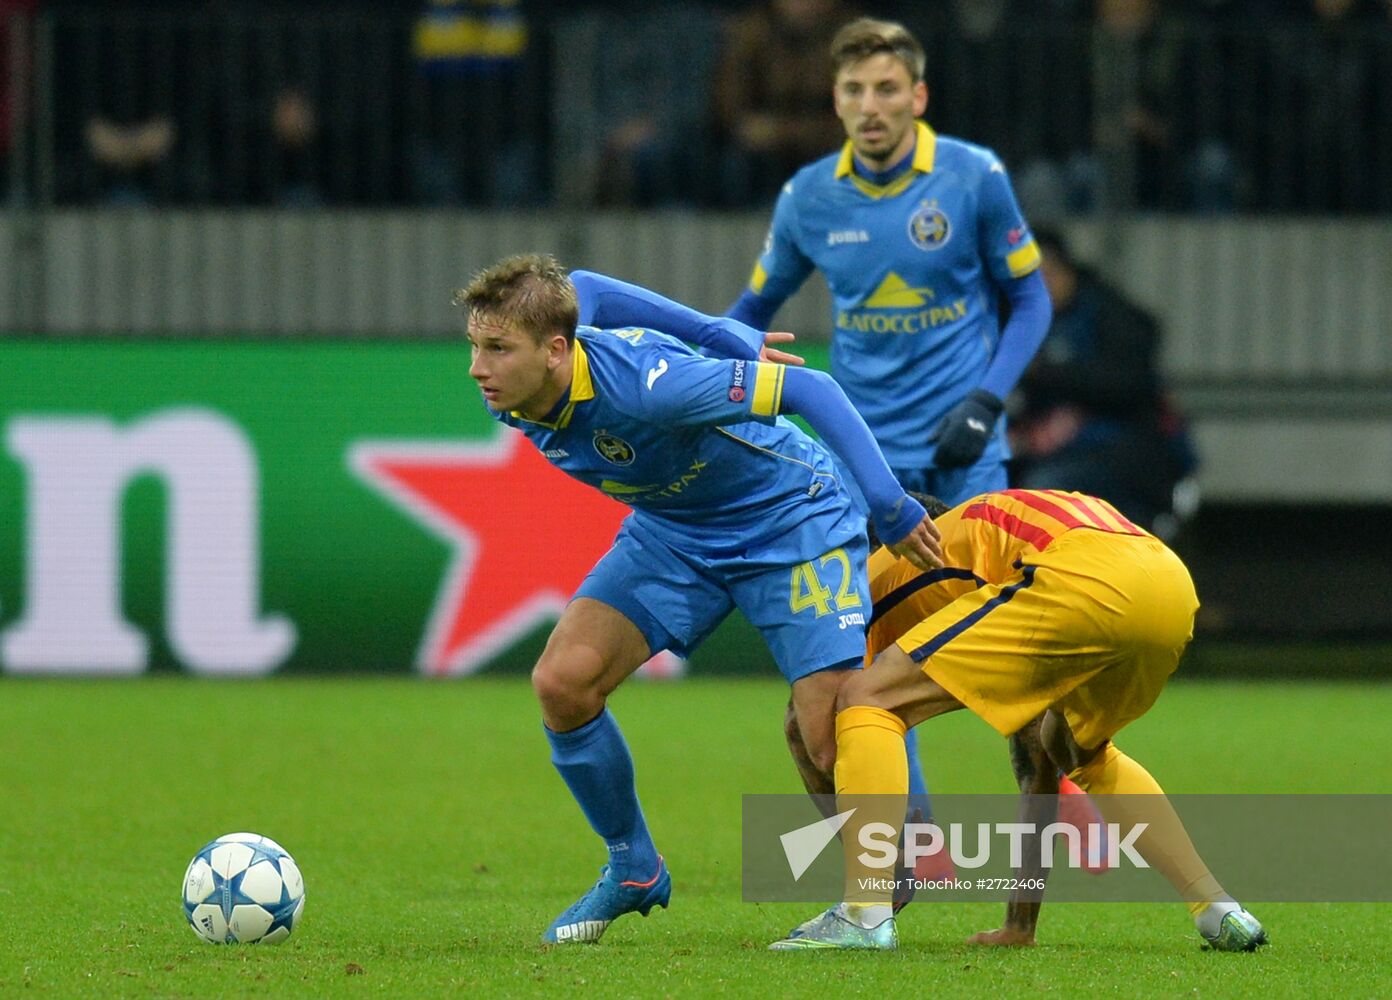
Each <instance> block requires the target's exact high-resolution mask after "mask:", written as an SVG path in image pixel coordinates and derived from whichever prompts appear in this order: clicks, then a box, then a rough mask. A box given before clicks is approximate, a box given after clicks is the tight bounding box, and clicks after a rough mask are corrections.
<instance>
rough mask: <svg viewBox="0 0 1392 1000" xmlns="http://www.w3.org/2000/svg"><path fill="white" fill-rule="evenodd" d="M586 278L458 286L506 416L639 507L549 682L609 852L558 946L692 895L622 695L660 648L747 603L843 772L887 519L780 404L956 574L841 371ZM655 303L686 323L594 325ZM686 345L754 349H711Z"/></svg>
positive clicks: (894, 522)
mask: <svg viewBox="0 0 1392 1000" xmlns="http://www.w3.org/2000/svg"><path fill="white" fill-rule="evenodd" d="M574 279H575V280H574V281H572V280H571V278H570V277H568V276H567V275H566V273H565V271H564V270H563V269H562V268H561V267H560V265H559V264H558V263H557V262H556V261H555V260H554V258H551V257H547V256H539V255H525V256H519V257H512V258H508V259H506V260H503V261H501V262H499V263H497V264H495V265H494V266H493V267H490V268H488V269H487V270H485V271H483V272H481V273H480V274H479V275H477V276H476V277H475V278H474V280H473V281H472V282H471V283H470V284H469V286H468V287H467V288H465V289H462V290H461V291H460V292H458V293H457V295H456V302H457V303H458V304H459V305H461V306H463V307H464V308H465V309H466V310H467V311H468V338H469V344H470V347H471V350H472V363H471V365H470V370H469V371H470V375H471V376H472V377H473V378H474V380H475V381H476V382H477V383H478V386H479V388H480V390H481V391H482V393H483V398H484V401H485V403H486V405H487V406H488V409H489V412H490V413H491V414H492V415H493V416H494V417H495V418H496V419H498V420H499V421H501V422H503V423H505V424H508V425H510V426H513V427H516V428H518V429H519V430H521V431H522V433H524V434H525V435H526V436H527V438H528V439H529V440H530V441H531V442H532V443H533V444H534V445H535V446H536V447H537V448H538V449H540V450H541V451H542V452H543V454H544V455H545V456H546V457H547V459H548V460H550V461H551V462H552V463H553V464H554V465H556V466H557V467H558V468H560V469H561V470H562V471H564V472H566V473H567V474H568V475H571V476H573V477H575V478H576V479H579V480H580V481H582V482H584V483H587V484H589V485H591V486H593V487H595V488H596V489H599V490H602V491H604V492H605V493H606V494H608V495H609V496H612V497H614V498H615V499H618V500H621V501H622V502H624V503H625V504H627V505H628V506H630V507H631V508H632V509H633V513H632V514H630V515H629V517H628V518H627V519H626V520H625V521H624V523H623V526H622V527H621V529H620V531H619V534H618V537H617V539H616V540H615V542H614V546H613V548H612V549H610V551H609V552H608V553H607V554H606V555H605V556H604V558H603V559H601V560H600V562H599V563H598V564H597V565H596V566H595V568H594V569H593V570H592V571H591V573H590V574H589V576H588V577H586V579H585V580H584V582H583V583H582V584H581V585H580V588H579V590H578V591H577V592H576V594H575V597H574V599H573V600H572V601H571V603H570V604H569V605H568V606H567V608H566V610H565V611H564V612H563V613H562V615H561V618H560V621H559V622H557V624H556V627H555V629H554V631H553V632H552V633H551V637H550V639H549V640H548V642H547V644H546V649H545V650H544V652H543V653H542V655H541V658H540V660H539V661H538V662H537V664H536V667H535V669H534V671H533V673H532V684H533V687H534V689H535V691H536V694H537V697H538V699H539V700H540V702H541V710H542V719H543V722H544V723H545V729H546V737H547V740H548V741H549V742H550V744H551V753H552V760H553V762H554V764H555V766H556V769H557V770H558V771H559V772H560V774H561V777H562V779H563V780H564V781H565V782H566V785H567V786H568V787H569V788H570V791H571V793H572V794H573V795H574V796H575V799H576V801H577V802H578V803H579V805H580V808H581V810H582V811H583V812H584V814H585V817H586V819H588V820H589V822H590V825H591V827H593V829H594V830H595V832H596V833H598V834H599V835H600V837H602V838H603V839H604V841H605V843H606V845H607V846H608V849H609V863H608V864H607V865H606V866H605V867H604V869H603V871H602V873H601V876H600V879H599V881H598V882H597V883H596V884H595V886H594V887H593V888H592V889H591V890H590V891H589V892H587V893H586V894H585V895H584V896H582V897H581V898H580V899H579V900H578V901H577V902H576V903H575V904H574V905H572V906H571V907H569V908H568V909H567V910H565V912H563V913H562V914H561V915H560V916H559V917H557V918H556V919H555V921H554V922H553V923H552V924H551V926H550V927H549V928H548V929H547V931H546V933H545V935H544V940H547V941H552V942H585V941H596V940H598V939H599V938H600V936H601V935H602V934H603V933H604V931H605V930H606V928H607V927H608V926H609V924H610V923H611V922H612V921H613V920H615V919H616V918H617V917H619V916H622V915H623V914H625V913H631V912H638V913H640V914H647V913H648V912H649V911H650V910H651V909H652V908H653V907H654V906H664V907H665V906H666V905H667V903H668V900H669V898H670V896H671V886H672V882H671V877H670V875H669V874H668V871H667V867H666V865H665V863H664V861H663V859H662V857H661V856H660V855H659V854H658V852H657V848H656V847H655V845H654V844H653V840H652V837H651V835H650V834H649V832H648V828H647V824H646V823H645V821H644V818H643V813H642V809H641V808H640V806H639V803H638V795H637V792H636V789H635V785H634V772H633V761H632V758H631V756H630V754H629V751H628V747H627V744H626V743H625V741H624V738H623V735H622V734H621V733H620V731H619V727H618V723H617V722H616V721H615V719H614V716H613V715H612V714H611V713H610V712H609V710H608V709H607V708H606V705H605V700H606V698H607V697H608V695H609V694H610V692H612V691H613V690H614V689H615V688H616V687H617V686H618V685H619V684H620V683H621V682H622V681H623V680H624V679H625V678H626V677H627V676H628V675H629V674H631V673H632V672H633V671H634V670H636V669H637V668H638V667H639V665H641V664H642V663H643V662H644V661H645V660H647V659H648V658H649V657H650V656H652V655H653V654H654V653H656V652H658V651H660V650H664V649H670V650H673V651H675V652H678V653H681V654H685V653H688V652H689V651H690V650H691V649H693V648H694V647H696V646H697V645H698V644H699V643H700V642H701V641H702V640H703V639H704V638H705V637H706V636H707V635H709V634H710V632H711V631H712V630H713V629H714V628H715V627H716V626H717V625H718V624H719V623H720V622H721V621H722V620H723V619H724V618H725V616H726V615H727V614H729V612H730V611H731V610H732V609H733V608H739V609H740V611H742V612H743V613H744V615H745V616H746V617H747V618H748V619H749V621H750V622H751V623H752V624H753V625H754V626H755V627H756V628H758V629H759V630H760V632H761V633H762V634H763V636H764V640H765V642H767V644H768V646H769V649H770V651H771V652H772V654H773V657H774V660H775V661H776V662H777V663H778V666H779V669H780V670H781V671H782V673H783V674H784V676H785V677H786V678H787V679H788V681H789V682H790V684H791V685H792V703H793V711H794V714H795V715H796V721H797V725H798V728H799V730H800V732H801V734H802V737H803V740H804V742H805V744H806V746H807V750H808V754H809V757H810V759H811V760H812V762H813V763H814V764H815V765H816V766H817V767H819V768H820V769H821V770H822V771H824V772H827V773H830V771H831V768H832V765H833V762H834V757H835V751H836V743H835V735H834V731H833V723H832V715H833V708H834V705H835V701H836V694H837V691H838V690H839V688H840V686H841V683H842V681H843V680H844V679H845V678H846V677H847V676H848V675H849V674H850V673H851V672H853V670H854V668H856V667H858V666H859V664H860V662H861V660H862V658H863V656H864V650H865V630H864V625H865V622H866V620H867V619H868V617H869V611H870V601H869V592H868V590H867V588H866V580H865V559H866V555H867V542H866V538H865V519H864V517H863V516H862V515H861V514H860V513H858V510H857V508H856V506H855V504H854V503H853V502H852V501H851V500H850V498H849V497H848V495H847V491H846V488H845V485H844V484H843V483H842V482H841V481H840V480H839V478H838V474H837V471H836V467H835V465H834V463H833V461H832V457H831V454H830V453H829V452H828V451H827V450H826V449H825V448H824V447H823V446H822V445H821V444H819V443H817V442H815V441H813V440H812V438H810V437H809V436H808V435H806V434H804V433H803V432H802V431H800V430H798V429H797V428H796V427H794V426H793V425H792V424H790V423H789V422H788V421H786V420H784V419H782V418H781V417H780V416H779V414H781V413H797V414H800V415H802V416H803V417H804V418H805V419H806V420H807V421H808V423H809V424H810V425H811V426H812V427H813V428H814V429H815V430H816V431H817V432H818V433H819V434H820V435H821V436H822V437H823V439H824V440H825V441H826V442H827V443H828V444H829V445H830V446H831V447H832V448H834V449H835V450H836V452H837V454H838V455H839V456H840V457H841V459H842V461H843V462H844V463H845V464H846V466H847V467H848V468H849V469H850V470H851V473H852V474H853V475H854V476H855V477H856V479H857V482H858V484H859V486H860V488H861V490H862V491H863V493H864V494H865V497H866V499H867V501H868V503H869V507H870V513H871V516H872V517H873V519H874V522H875V527H876V530H877V532H878V534H879V537H880V538H882V539H884V540H885V541H887V542H888V543H890V544H891V545H892V547H893V548H894V549H895V551H897V552H899V553H901V554H902V555H904V556H905V558H907V559H909V560H910V561H911V562H912V563H913V564H914V565H917V566H921V567H923V568H925V569H928V568H931V567H933V566H936V565H939V562H940V558H939V551H938V546H937V532H936V529H935V528H934V527H933V523H932V521H931V520H929V519H928V518H927V516H926V513H925V511H924V509H923V507H922V506H921V505H920V504H919V503H918V502H917V501H916V500H913V499H912V498H910V497H909V496H908V495H907V494H906V493H905V492H904V490H903V488H902V487H901V486H900V485H899V483H898V482H897V481H896V480H895V478H894V476H893V474H892V473H891V472H890V470H889V466H888V465H887V464H886V463H885V461H884V458H883V456H882V455H881V454H880V451H879V448H878V447H877V446H876V445H875V441H874V438H873V437H872V436H871V434H870V431H869V430H868V428H867V427H866V426H865V423H864V421H863V420H862V419H861V418H860V417H859V416H858V415H857V414H856V411H855V410H854V408H852V406H851V405H850V403H849V401H847V399H846V397H845V395H844V393H842V392H841V390H840V389H839V388H838V387H837V386H836V383H835V382H834V381H833V380H832V379H831V377H830V376H828V375H825V374H823V373H820V372H815V371H804V370H802V369H799V368H796V367H787V366H784V365H781V364H775V363H771V362H766V361H759V360H757V358H758V357H759V356H760V354H761V352H762V351H763V345H764V335H763V334H761V333H759V332H757V331H754V330H752V329H750V328H748V327H745V326H744V325H743V324H740V323H737V322H735V321H733V320H728V319H721V320H713V319H711V318H709V317H704V316H701V315H700V314H698V313H694V312H692V311H691V310H686V309H684V308H683V307H679V306H677V305H676V304H675V303H668V302H666V300H661V299H660V298H659V297H656V296H653V295H651V293H647V292H646V291H645V290H642V289H637V288H635V287H634V286H629V285H623V284H622V283H616V282H608V281H606V279H603V278H601V277H600V276H597V275H586V274H583V273H577V274H576V275H575V276H574ZM577 285H579V286H581V289H582V291H583V294H581V292H578V291H577ZM653 303H657V304H658V305H659V306H660V307H663V308H665V309H666V310H667V313H666V314H667V315H668V322H667V323H666V324H665V325H666V330H665V331H664V332H658V331H657V330H653V329H649V328H643V327H636V326H632V327H626V328H618V329H599V328H596V327H591V326H588V325H584V324H583V322H582V321H587V320H590V319H592V318H593V316H594V314H595V312H596V310H597V309H599V308H600V307H601V306H602V307H603V311H604V312H605V314H606V315H608V316H610V317H618V316H622V315H623V314H624V313H625V311H626V310H628V309H630V307H632V308H635V309H643V310H647V309H649V308H650V307H651V306H652V304H653ZM582 307H583V312H582ZM645 314H646V313H645ZM678 337H683V338H685V339H687V340H688V341H690V342H693V343H696V344H698V345H701V346H703V347H705V348H706V349H708V350H710V351H712V353H723V354H726V355H736V356H735V357H733V358H730V357H726V358H715V357H705V356H702V355H701V354H698V353H697V352H696V351H695V350H693V349H692V348H691V347H688V346H687V344H686V343H683V341H682V340H681V339H678ZM559 516H563V515H559Z"/></svg>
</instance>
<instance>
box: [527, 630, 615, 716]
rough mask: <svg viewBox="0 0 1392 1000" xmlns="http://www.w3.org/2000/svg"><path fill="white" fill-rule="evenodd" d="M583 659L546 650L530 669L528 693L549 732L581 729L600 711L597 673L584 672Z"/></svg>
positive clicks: (601, 701)
mask: <svg viewBox="0 0 1392 1000" xmlns="http://www.w3.org/2000/svg"><path fill="white" fill-rule="evenodd" d="M583 659H584V658H583V657H567V656H565V655H564V654H560V655H556V654H553V653H552V652H551V650H549V649H548V650H547V651H546V652H545V653H543V654H542V657H541V659H540V660H538V661H537V664H536V666H535V667H533V668H532V691H533V692H534V693H535V694H536V697H537V701H538V702H540V704H541V709H542V714H543V715H544V716H545V718H546V722H547V725H548V726H551V728H553V729H557V728H559V729H561V730H562V731H564V730H565V729H569V728H574V727H575V726H582V725H584V724H585V723H586V722H588V721H589V720H590V719H593V718H594V717H595V716H596V715H598V714H599V712H600V711H601V710H602V709H603V708H604V693H603V691H602V690H601V689H600V686H599V676H600V675H599V671H598V670H591V669H587V666H586V664H585V663H584V662H583ZM577 661H580V662H577Z"/></svg>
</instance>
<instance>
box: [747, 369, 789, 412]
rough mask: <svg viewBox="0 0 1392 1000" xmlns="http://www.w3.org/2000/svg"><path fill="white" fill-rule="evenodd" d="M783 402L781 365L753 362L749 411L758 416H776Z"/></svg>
mask: <svg viewBox="0 0 1392 1000" xmlns="http://www.w3.org/2000/svg"><path fill="white" fill-rule="evenodd" d="M782 402H783V366H782V365H774V364H769V363H767V362H763V361H759V362H755V364H754V401H753V402H752V403H750V404H749V412H751V413H753V414H754V415H755V416H759V417H772V416H777V414H778V407H779V406H780V405H781V404H782Z"/></svg>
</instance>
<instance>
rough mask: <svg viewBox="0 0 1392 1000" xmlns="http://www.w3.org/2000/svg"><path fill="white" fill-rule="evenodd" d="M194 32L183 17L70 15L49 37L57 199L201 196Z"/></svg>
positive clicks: (206, 185) (164, 200) (204, 181)
mask: <svg viewBox="0 0 1392 1000" xmlns="http://www.w3.org/2000/svg"><path fill="white" fill-rule="evenodd" d="M197 36H198V32H197V31H196V30H194V29H193V28H191V26H190V22H189V21H188V20H186V19H183V20H181V19H177V18H176V19H170V20H168V21H166V20H162V19H160V18H158V17H151V18H140V17H129V16H117V17H114V18H111V19H110V20H105V19H98V18H96V17H86V18H75V19H72V20H68V21H66V22H65V23H64V24H63V30H60V31H56V32H55V33H54V41H55V47H54V65H53V67H52V72H51V78H52V80H53V84H54V96H53V107H54V116H55V125H56V129H55V132H56V136H55V137H56V156H55V160H56V164H55V166H56V169H57V176H56V178H55V182H56V187H57V196H58V197H59V198H60V199H62V200H65V201H79V202H89V203H91V202H95V203H99V204H106V205H148V204H170V203H178V202H183V201H189V200H201V199H203V198H206V197H207V195H208V193H209V190H210V184H211V177H210V174H209V171H208V169H207V162H206V159H205V158H203V157H200V156H199V155H198V151H197V149H195V148H194V144H191V143H190V142H189V141H188V140H189V133H190V131H191V130H194V129H197V128H199V127H202V123H201V122H199V121H196V120H195V119H196V117H197V116H196V115H194V113H193V111H192V109H193V107H194V106H195V105H196V104H198V99H197V98H196V97H195V94H194V91H195V90H197V87H196V84H198V83H199V82H200V81H206V80H207V79H208V78H209V77H210V75H211V74H209V73H208V71H207V67H206V66H203V65H200V64H199V61H200V55H199V53H201V52H203V51H204V50H201V49H199V48H198V47H197V46H196V45H195V41H196V38H197Z"/></svg>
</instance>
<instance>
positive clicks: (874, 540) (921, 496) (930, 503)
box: [865, 490, 952, 552]
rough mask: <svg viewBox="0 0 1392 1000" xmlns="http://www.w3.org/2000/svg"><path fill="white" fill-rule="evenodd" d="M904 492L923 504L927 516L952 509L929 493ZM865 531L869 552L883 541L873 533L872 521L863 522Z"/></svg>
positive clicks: (933, 515) (936, 515)
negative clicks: (868, 539) (868, 542)
mask: <svg viewBox="0 0 1392 1000" xmlns="http://www.w3.org/2000/svg"><path fill="white" fill-rule="evenodd" d="M906 492H907V493H908V494H909V496H911V497H913V498H914V499H915V500H917V501H918V502H919V503H921V504H923V509H924V510H926V511H927V512H928V516H929V517H942V515H944V514H946V513H947V512H948V511H950V510H951V509H952V508H951V507H949V506H948V505H947V504H945V503H943V502H942V501H941V500H939V499H938V498H937V497H935V496H933V494H931V493H919V492H917V491H915V490H907V491H906ZM865 532H866V534H868V535H869V536H870V551H871V552H873V551H875V550H876V549H878V548H879V547H880V546H881V545H883V544H884V542H882V541H880V539H879V536H878V535H876V534H875V524H874V522H873V521H867V522H866V523H865Z"/></svg>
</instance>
